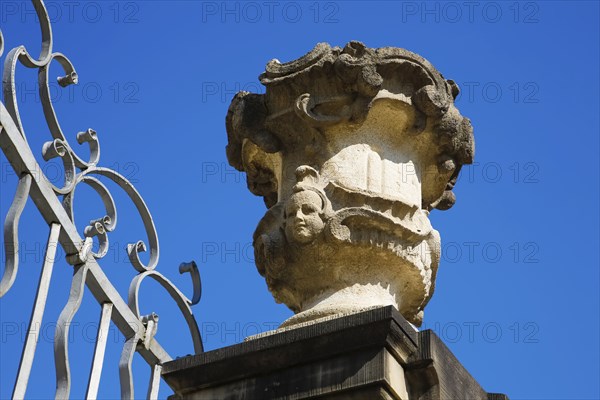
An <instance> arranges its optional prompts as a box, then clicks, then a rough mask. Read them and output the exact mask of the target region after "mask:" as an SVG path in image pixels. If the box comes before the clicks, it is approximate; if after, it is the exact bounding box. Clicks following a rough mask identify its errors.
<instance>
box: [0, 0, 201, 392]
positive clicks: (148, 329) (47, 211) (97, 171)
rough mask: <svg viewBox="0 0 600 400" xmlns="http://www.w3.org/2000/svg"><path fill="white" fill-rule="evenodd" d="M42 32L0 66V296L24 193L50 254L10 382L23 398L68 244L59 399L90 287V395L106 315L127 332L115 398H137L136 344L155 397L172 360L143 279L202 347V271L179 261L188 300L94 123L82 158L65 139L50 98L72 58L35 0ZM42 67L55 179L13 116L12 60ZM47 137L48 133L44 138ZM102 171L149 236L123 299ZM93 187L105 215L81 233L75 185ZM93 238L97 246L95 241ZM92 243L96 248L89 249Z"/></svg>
mask: <svg viewBox="0 0 600 400" xmlns="http://www.w3.org/2000/svg"><path fill="white" fill-rule="evenodd" d="M32 3H33V5H34V8H35V10H36V13H37V15H38V19H39V21H40V26H41V32H42V48H41V52H40V55H39V57H37V58H34V57H33V56H32V55H31V54H30V53H29V52H28V50H27V49H26V48H25V46H18V47H15V48H13V49H12V50H10V51H9V52H8V53H7V54H6V59H5V62H4V66H3V71H2V91H3V100H2V102H0V146H1V148H2V151H3V152H4V154H5V156H6V158H7V159H8V161H9V162H10V164H11V166H12V168H13V169H14V171H15V173H16V175H17V176H18V177H19V178H18V184H17V189H16V193H15V196H14V200H13V202H12V205H11V206H10V209H9V210H8V213H7V215H6V218H5V221H4V250H5V266H4V274H3V275H2V277H1V281H0V297H3V296H4V295H5V294H6V293H7V292H8V291H9V290H10V289H11V286H12V285H13V283H14V281H15V278H16V276H17V272H18V267H19V233H18V228H19V218H20V216H21V214H22V212H23V209H24V208H25V204H26V201H27V199H28V198H31V200H32V201H33V203H34V204H35V205H36V206H37V209H38V210H39V212H40V213H41V215H42V216H43V218H44V220H45V221H46V223H47V224H48V227H49V234H48V241H47V244H46V249H45V252H46V256H45V257H44V261H43V265H42V267H41V274H40V279H39V285H38V289H37V293H35V301H34V307H33V311H32V314H31V317H30V322H29V329H28V332H27V335H26V340H25V343H24V347H23V352H22V355H21V360H20V363H19V369H18V372H17V378H16V382H15V385H14V390H13V394H12V396H13V398H15V399H21V398H24V396H25V393H26V390H27V384H28V381H29V376H30V373H31V368H32V365H33V359H34V356H35V354H36V346H37V343H38V340H39V331H38V330H37V329H35V327H37V326H40V324H41V322H42V318H43V316H44V309H45V305H46V300H47V298H48V294H49V288H50V279H51V276H52V269H53V265H54V257H55V253H56V250H57V246H58V245H59V244H60V246H62V248H63V249H64V251H65V254H66V255H67V256H66V260H67V262H68V263H69V264H70V265H72V266H73V279H72V282H71V289H70V295H69V298H68V301H67V304H66V305H65V307H64V308H63V310H62V312H61V314H60V316H59V317H58V321H57V324H56V330H55V335H54V358H55V368H56V395H55V396H56V398H57V399H58V398H60V399H62V398H68V397H69V394H70V389H71V373H70V363H69V349H68V337H69V327H70V325H71V321H72V320H73V318H74V317H75V315H76V313H77V311H78V309H79V307H80V305H81V302H82V299H83V296H84V293H85V292H86V288H87V289H88V290H89V292H91V293H92V294H93V296H94V298H95V299H96V300H97V301H98V303H99V304H100V305H101V309H102V312H101V316H100V320H99V324H98V333H97V339H96V345H95V349H94V355H93V360H92V365H91V367H90V375H89V381H88V385H87V391H86V398H89V399H92V398H96V396H97V393H98V388H99V383H100V375H101V371H102V367H103V363H104V352H105V348H106V338H107V336H108V335H107V331H108V329H109V326H110V323H111V321H112V322H113V323H114V324H115V326H116V327H117V328H118V329H119V331H120V332H121V333H122V334H123V336H124V338H125V345H124V347H123V351H122V353H121V358H120V362H119V378H120V385H121V397H122V398H124V399H131V398H133V396H134V388H133V379H132V361H133V356H134V354H135V353H136V352H137V353H139V354H140V355H141V356H142V357H143V359H144V360H145V361H146V362H147V363H148V364H149V365H150V367H151V369H152V373H151V377H150V382H149V385H148V394H147V397H148V398H157V396H158V388H159V383H160V376H161V368H162V367H161V366H162V364H163V363H164V362H166V361H169V360H171V357H170V356H169V354H168V353H167V352H166V351H165V350H164V349H163V347H162V346H161V345H160V344H159V343H158V341H157V340H156V338H155V334H156V331H157V327H158V325H157V324H158V316H157V315H156V314H154V313H151V314H150V315H140V311H139V302H138V297H139V296H138V294H139V288H140V285H141V283H142V282H143V280H144V279H146V278H151V279H153V280H155V281H156V282H158V283H159V284H160V285H161V286H162V287H163V288H164V289H166V291H167V292H168V293H169V295H170V296H171V297H172V298H173V299H174V300H175V302H176V303H177V305H178V307H179V309H180V310H181V312H182V313H183V315H184V317H185V320H186V322H187V325H188V327H189V331H190V334H191V337H192V341H193V346H194V352H195V353H196V354H198V353H201V352H202V351H203V348H202V340H201V337H200V332H199V330H198V326H197V324H196V321H195V318H194V316H193V314H192V310H191V308H190V307H191V306H192V305H194V304H196V303H198V301H199V300H200V294H201V289H200V275H199V272H198V268H197V266H196V264H195V263H193V262H191V263H183V264H181V266H180V268H179V271H180V272H181V273H185V272H189V273H190V275H191V277H192V282H193V296H192V299H189V298H187V297H186V296H185V295H184V294H183V293H182V292H181V291H180V290H179V289H177V287H175V285H173V284H172V283H171V282H170V281H169V280H168V279H167V278H166V277H165V276H163V275H162V274H161V273H160V272H158V271H156V267H157V265H158V260H159V243H158V236H157V232H156V229H155V226H154V222H153V220H152V216H151V215H150V212H149V210H148V208H147V206H146V204H145V203H144V200H143V199H142V197H141V196H140V194H139V193H138V192H137V190H136V189H135V188H134V187H133V185H132V184H131V183H130V182H129V181H128V180H127V179H126V178H125V177H124V176H122V175H121V174H119V173H118V172H116V171H114V170H111V169H108V168H102V167H99V166H98V163H99V160H100V142H99V139H98V135H97V134H96V132H95V131H94V130H93V129H87V130H84V131H82V132H79V133H77V135H76V141H77V143H78V144H79V145H84V144H87V145H88V146H89V152H90V156H89V159H88V160H84V159H83V158H81V157H79V156H78V155H77V153H76V152H75V151H74V148H73V147H71V142H69V140H68V139H67V136H66V135H65V134H64V133H63V130H62V129H61V126H60V124H59V122H58V119H57V116H56V113H55V111H54V107H53V104H52V101H51V96H50V87H49V82H50V64H51V63H52V62H53V61H55V62H58V63H59V64H60V66H61V67H62V69H63V70H64V76H61V77H58V78H57V79H58V84H59V85H60V86H62V87H66V86H69V85H73V84H77V80H78V78H77V73H76V72H75V68H74V67H73V65H72V63H71V61H69V59H68V58H67V57H66V56H64V55H63V54H61V53H58V52H54V51H53V47H54V46H53V41H52V27H51V25H50V19H49V17H48V12H47V10H46V7H45V5H44V3H43V1H42V0H32ZM3 53H4V38H3V36H2V31H1V30H0V56H2V54H3ZM18 65H21V66H23V67H26V68H31V69H37V70H38V85H39V91H40V99H41V103H42V107H43V111H44V116H45V120H46V123H47V126H48V130H49V132H50V133H51V137H52V139H51V140H49V141H47V142H46V143H45V144H44V145H43V147H42V149H41V152H42V157H43V159H44V160H45V161H49V160H51V159H53V158H58V159H60V160H61V161H62V165H63V167H64V184H63V185H62V186H61V187H58V186H56V185H54V184H53V183H52V182H51V180H49V179H48V177H47V176H46V175H45V174H43V173H40V171H43V168H41V167H40V165H39V164H38V162H37V160H36V158H35V156H34V153H33V150H32V148H31V147H30V146H29V144H28V141H27V136H26V134H25V130H24V128H23V124H22V121H21V115H20V114H19V106H18V104H17V87H16V83H15V82H16V77H15V76H16V71H17V66H18ZM49 139H50V137H49ZM100 178H104V179H108V180H110V181H112V182H114V183H115V184H116V185H118V186H119V187H120V188H121V189H123V190H124V192H125V193H126V194H127V196H128V197H129V198H130V199H131V200H132V201H133V203H134V204H135V207H136V209H137V211H138V213H139V215H140V216H141V218H142V221H143V224H144V227H145V230H146V234H147V237H148V238H147V243H146V242H144V241H141V240H140V241H137V242H135V243H132V244H129V245H128V246H127V253H128V256H129V261H130V262H131V264H132V266H133V267H134V268H135V270H136V271H137V272H138V274H137V275H136V276H135V277H134V278H133V280H132V281H131V284H130V286H129V293H128V298H127V301H125V300H124V299H123V298H122V297H121V295H120V294H119V292H118V291H117V290H116V289H115V287H114V286H113V284H112V283H111V282H110V281H109V279H108V278H107V276H106V275H105V273H104V272H103V270H102V268H101V267H100V265H99V262H100V260H101V259H102V258H103V257H104V256H105V255H106V254H107V251H108V247H109V233H110V232H112V231H113V230H115V229H116V227H117V208H116V204H115V201H114V200H113V197H112V196H111V193H110V191H109V189H108V188H107V187H106V185H105V184H104V183H103V182H102V181H101V180H100ZM81 183H84V184H86V185H87V186H89V187H91V188H92V189H93V190H94V191H95V192H96V194H97V195H98V196H100V198H101V200H102V202H103V204H104V207H105V212H106V213H105V215H104V216H101V217H100V218H98V219H95V220H93V221H91V222H90V224H89V225H88V226H87V227H86V228H85V229H84V230H83V232H82V234H80V232H78V230H77V228H76V225H75V215H74V214H75V212H74V207H73V205H74V195H75V189H76V188H77V187H78V185H79V184H81ZM94 240H96V241H97V244H98V245H97V246H93V243H94ZM95 247H98V249H97V250H94V248H95ZM147 250H149V255H150V256H149V261H148V262H147V263H144V262H142V260H141V259H140V256H139V253H141V252H144V251H147Z"/></svg>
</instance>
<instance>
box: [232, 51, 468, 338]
mask: <svg viewBox="0 0 600 400" xmlns="http://www.w3.org/2000/svg"><path fill="white" fill-rule="evenodd" d="M260 80H261V82H262V83H263V84H264V85H265V86H266V93H265V94H253V93H248V92H240V93H238V94H237V95H236V96H235V98H234V99H233V102H232V104H231V106H230V108H229V112H228V115H227V133H228V137H229V144H228V146H227V157H228V159H229V162H230V163H231V165H233V166H234V167H235V168H237V169H239V170H242V171H245V172H246V173H247V178H248V187H249V189H250V190H251V191H252V193H254V194H256V195H259V196H262V197H264V201H265V204H266V205H267V207H268V211H267V213H266V214H265V216H264V217H263V219H262V220H261V221H260V223H259V225H258V227H257V229H256V232H255V234H254V248H255V256H256V265H257V267H258V270H259V272H260V273H261V274H262V275H263V276H264V277H265V278H266V281H267V284H268V287H269V290H270V291H271V293H272V294H273V296H274V297H275V299H276V300H277V301H279V302H283V303H285V304H286V305H287V306H288V307H290V308H291V309H292V310H293V311H294V312H295V313H296V315H295V316H294V317H292V318H290V319H289V320H287V321H286V322H284V324H283V325H284V326H290V325H294V324H297V323H300V322H304V321H309V320H312V319H316V318H320V317H324V316H329V315H333V314H338V313H349V312H354V311H360V310H362V309H366V308H369V307H372V306H384V305H390V304H391V305H394V306H395V307H396V308H398V310H399V311H400V312H401V313H402V314H403V315H404V317H405V318H407V319H408V320H409V321H411V322H412V323H414V324H415V325H420V324H421V321H422V317H423V308H424V307H425V305H426V304H427V302H428V301H429V299H430V298H431V295H432V294H433V289H434V284H435V276H436V272H437V268H438V264H439V259H440V237H439V234H438V232H437V231H436V230H435V229H433V228H432V226H431V224H430V222H429V218H428V215H429V212H430V211H431V210H432V209H434V208H437V209H442V210H443V209H448V208H450V207H451V206H452V204H454V201H455V197H454V194H453V193H452V188H453V186H454V184H455V182H456V179H457V177H458V173H459V171H460V168H461V166H462V165H463V164H468V163H471V162H472V160H473V155H474V143H473V133H472V128H471V124H470V121H469V120H468V119H467V118H464V117H462V116H461V115H460V113H459V112H458V110H457V109H456V107H455V106H454V99H455V98H456V96H457V95H458V92H459V90H458V87H457V85H456V84H455V83H454V82H453V81H451V80H445V79H444V78H443V77H442V75H441V74H440V73H439V72H438V71H437V70H436V69H435V68H433V66H432V65H431V64H430V63H429V62H427V61H426V60H424V59H423V58H421V57H420V56H418V55H416V54H414V53H411V52H408V51H406V50H403V49H399V48H380V49H369V48H366V47H365V46H364V45H363V44H362V43H359V42H350V43H349V44H347V45H346V46H345V47H344V48H343V49H342V48H339V47H330V46H329V45H328V44H325V43H321V44H318V45H317V46H316V47H315V48H314V49H313V50H312V51H311V52H309V53H308V54H306V55H305V56H304V57H302V58H300V59H298V60H296V61H292V62H289V63H283V64H282V63H280V62H279V61H277V60H273V61H271V62H269V63H268V65H267V67H266V72H264V73H263V74H262V75H261V76H260Z"/></svg>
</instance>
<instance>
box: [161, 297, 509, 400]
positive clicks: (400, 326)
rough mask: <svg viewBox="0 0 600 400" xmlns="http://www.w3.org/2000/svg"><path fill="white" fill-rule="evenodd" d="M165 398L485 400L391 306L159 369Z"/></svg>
mask: <svg viewBox="0 0 600 400" xmlns="http://www.w3.org/2000/svg"><path fill="white" fill-rule="evenodd" d="M163 378H164V379H165V381H166V382H167V383H168V384H169V386H170V387H171V388H172V389H173V391H174V392H175V395H173V396H172V399H198V398H201V399H219V400H227V399H231V400H233V399H236V400H238V399H247V400H253V399H256V400H259V399H317V398H318V399H361V400H364V399H402V400H408V399H410V400H434V399H482V400H483V399H488V400H492V399H493V400H504V399H507V397H506V396H504V395H499V394H489V393H486V392H485V390H483V389H482V388H481V386H480V385H479V384H478V383H477V381H476V380H475V379H474V378H473V377H472V376H471V375H470V374H469V373H468V372H467V371H466V370H465V368H464V367H463V366H462V365H461V364H460V362H458V360H457V359H456V358H455V357H454V355H453V354H452V353H451V352H450V350H449V349H448V348H447V347H446V346H445V345H444V344H443V343H442V342H441V341H440V339H439V338H438V337H437V336H436V335H435V334H434V333H433V332H432V331H429V330H425V331H422V332H417V331H415V330H414V328H413V327H412V326H411V325H410V324H409V323H408V322H407V321H406V320H405V319H404V318H403V317H402V316H401V315H400V314H399V313H398V312H397V311H396V309H395V308H394V307H393V306H388V307H382V308H375V309H371V310H368V311H363V312H360V313H356V314H352V315H346V316H342V317H339V318H325V319H324V320H321V321H318V322H311V323H307V324H304V325H303V324H299V325H296V326H295V327H293V328H289V329H280V330H278V331H274V332H271V333H269V334H266V335H259V336H257V337H254V338H251V339H250V340H247V341H246V342H243V343H240V344H237V345H234V346H230V347H225V348H222V349H218V350H214V351H210V352H206V353H203V354H199V355H196V356H189V357H185V358H181V359H178V360H175V361H172V362H169V363H167V364H165V365H164V366H163Z"/></svg>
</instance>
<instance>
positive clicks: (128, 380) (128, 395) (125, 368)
mask: <svg viewBox="0 0 600 400" xmlns="http://www.w3.org/2000/svg"><path fill="white" fill-rule="evenodd" d="M139 340H140V338H139V336H138V335H134V336H132V337H130V338H129V339H127V340H126V341H125V345H124V346H123V352H122V353H121V359H120V360H119V381H120V382H121V399H123V400H124V399H129V400H133V399H134V397H133V393H134V388H133V375H132V372H131V365H132V363H133V356H134V355H135V350H136V347H137V345H138V342H139Z"/></svg>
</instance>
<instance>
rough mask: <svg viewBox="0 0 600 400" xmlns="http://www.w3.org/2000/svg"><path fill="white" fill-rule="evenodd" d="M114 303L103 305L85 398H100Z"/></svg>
mask: <svg viewBox="0 0 600 400" xmlns="http://www.w3.org/2000/svg"><path fill="white" fill-rule="evenodd" d="M112 309H113V305H112V303H104V304H102V312H101V314H100V323H99V324H98V334H97V336H96V348H95V349H94V360H93V361H92V368H91V369H90V379H89V382H88V388H87V392H86V394H85V398H86V399H89V400H92V399H95V398H96V397H97V396H98V387H99V386H100V376H101V374H102V366H103V364H104V350H105V349H106V341H107V339H108V328H109V326H110V316H111V314H112Z"/></svg>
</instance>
